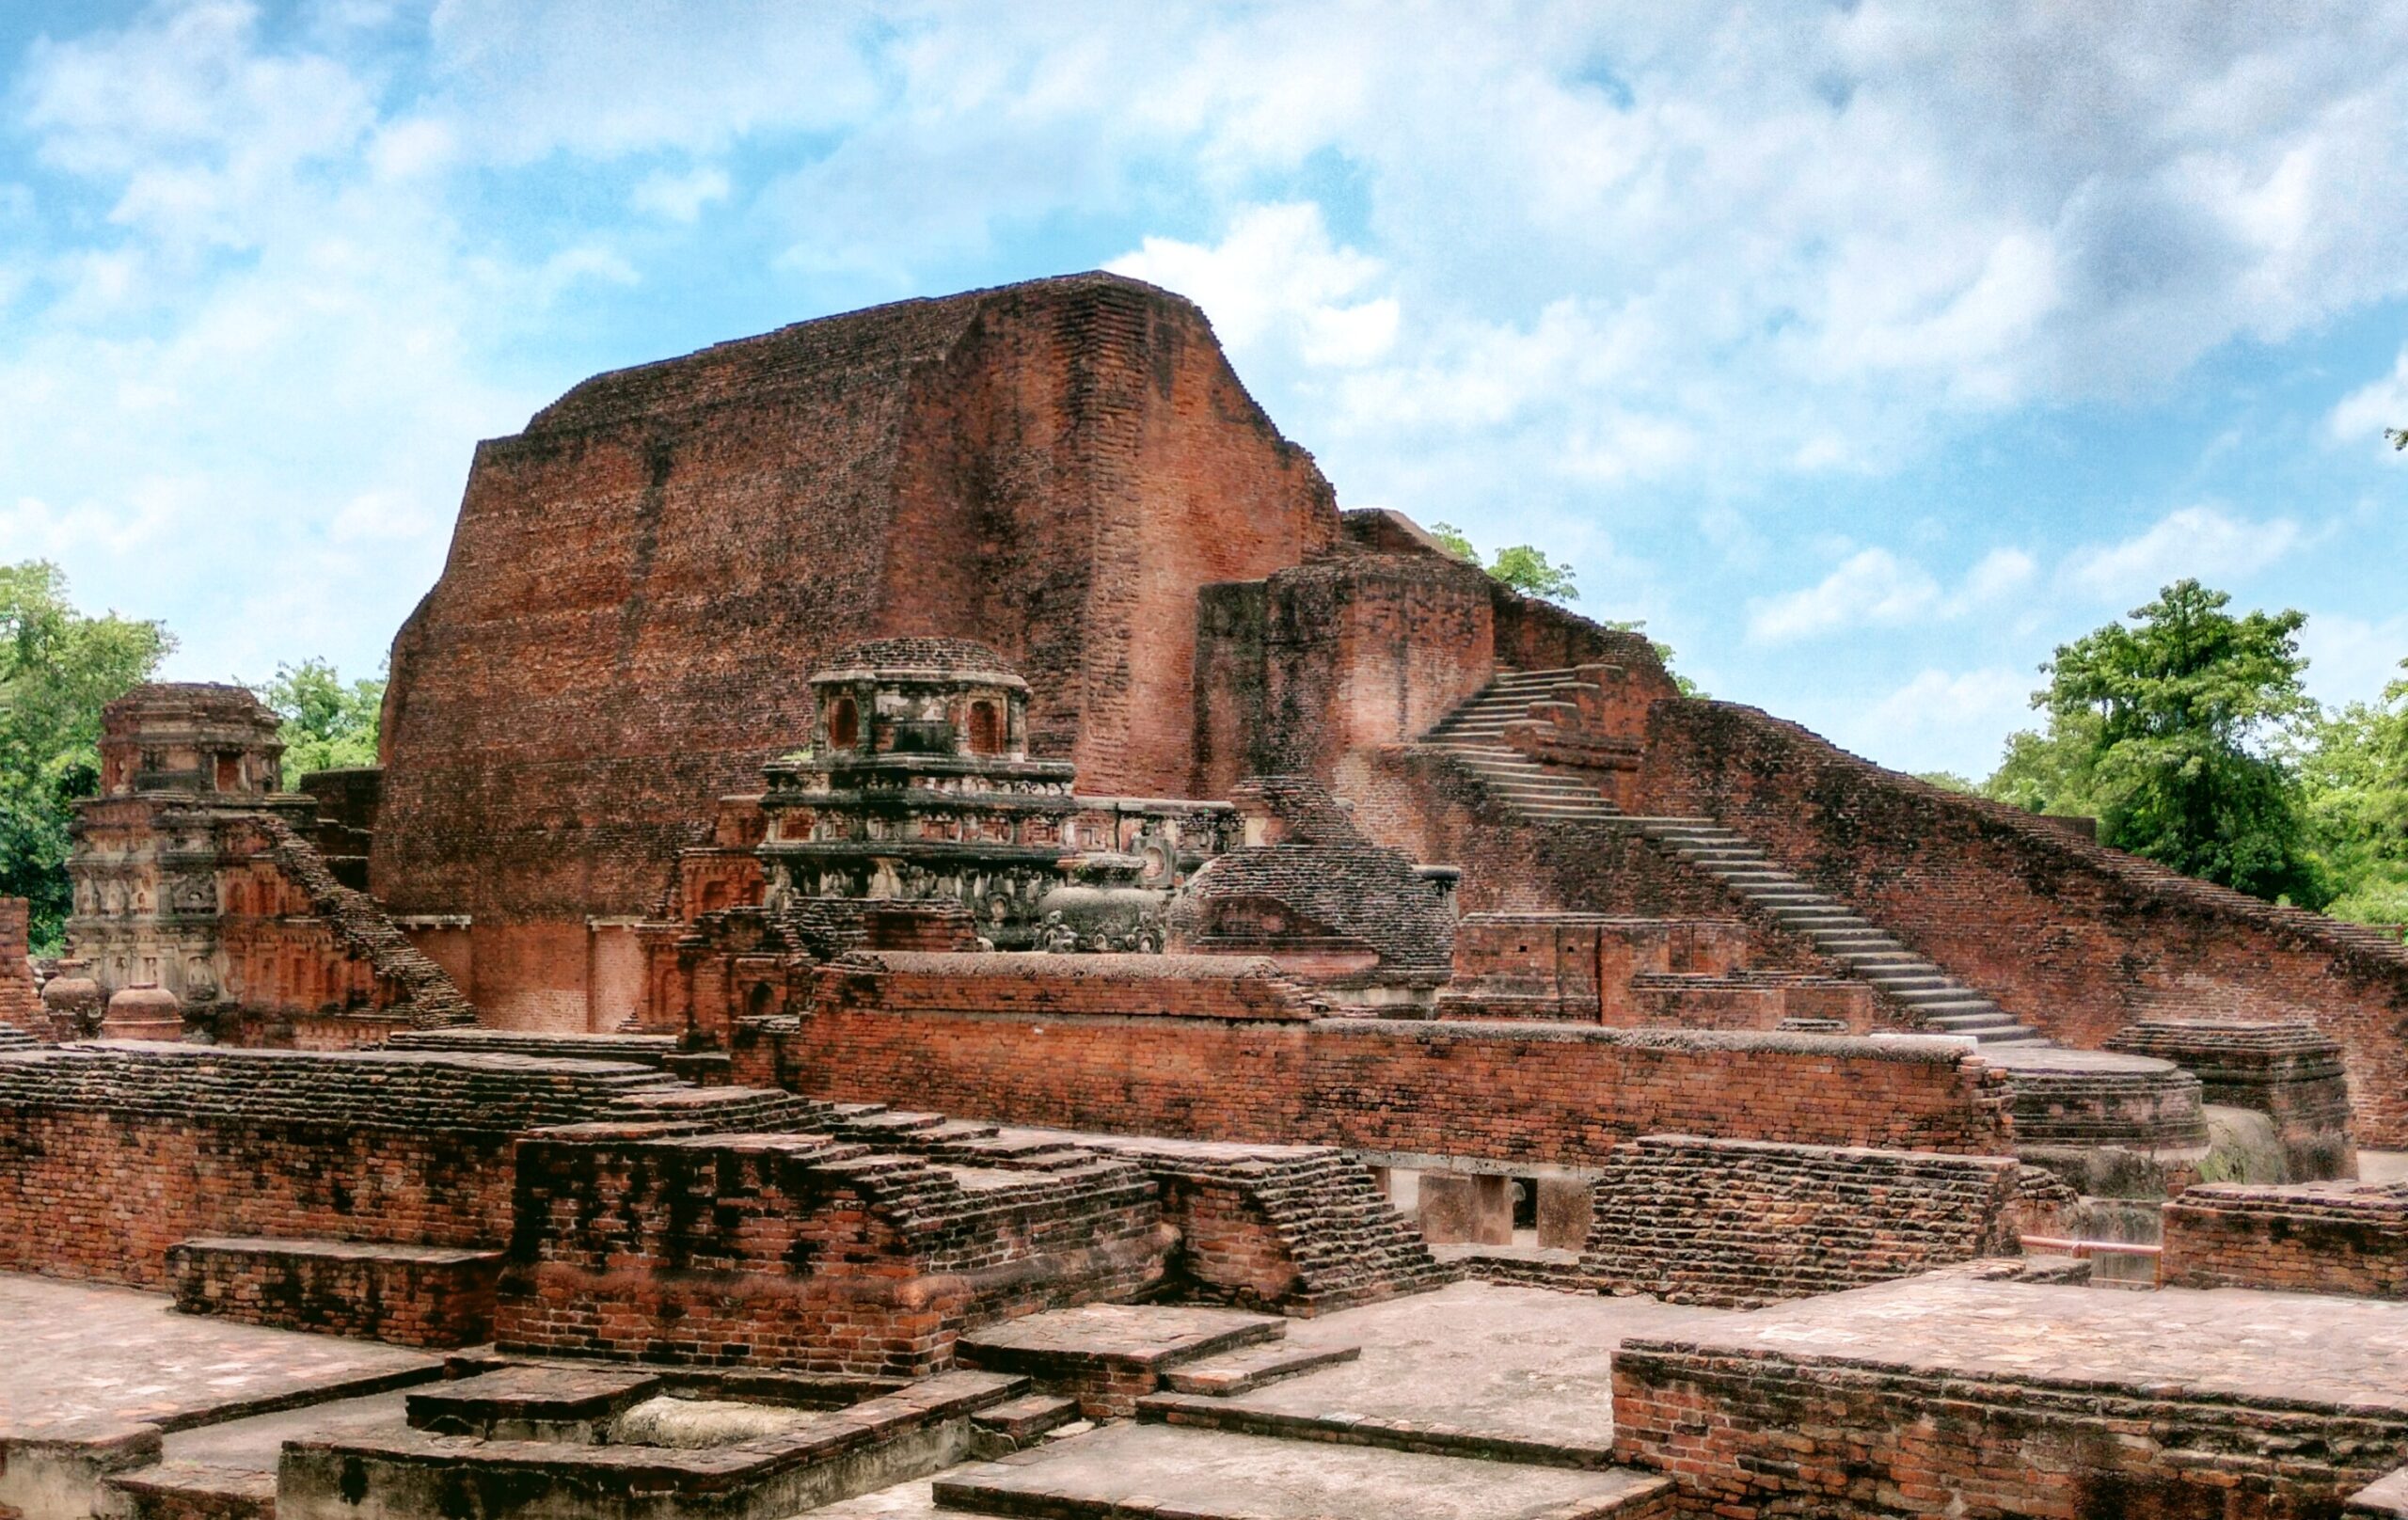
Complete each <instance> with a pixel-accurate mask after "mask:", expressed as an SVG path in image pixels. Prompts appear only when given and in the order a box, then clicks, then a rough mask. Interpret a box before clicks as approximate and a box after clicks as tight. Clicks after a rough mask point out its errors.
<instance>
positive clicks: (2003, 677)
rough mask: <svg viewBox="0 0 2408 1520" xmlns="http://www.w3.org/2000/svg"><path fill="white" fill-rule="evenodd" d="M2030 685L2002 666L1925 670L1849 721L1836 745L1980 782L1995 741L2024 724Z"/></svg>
mask: <svg viewBox="0 0 2408 1520" xmlns="http://www.w3.org/2000/svg"><path fill="white" fill-rule="evenodd" d="M2035 685H2036V677H2035V676H2034V675H2033V673H2031V672H2029V671H2017V670H2011V669H2008V668H2007V667H2004V666H1996V665H1993V666H1985V667H1983V668H1980V669H1977V670H1970V671H1945V670H1940V669H1936V668H1927V669H1925V670H1923V671H1920V672H1918V673H1916V674H1915V676H1914V677H1913V678H1912V679H1911V680H1909V681H1908V682H1907V683H1906V684H1905V685H1903V686H1901V687H1899V688H1897V689H1895V690H1893V691H1892V692H1890V693H1889V694H1888V695H1887V696H1884V697H1882V698H1881V699H1880V700H1878V701H1877V702H1875V703H1873V704H1872V705H1870V706H1868V707H1866V708H1864V709H1862V711H1861V714H1860V715H1857V716H1854V717H1852V718H1850V719H1849V720H1846V724H1845V726H1844V728H1843V729H1842V736H1843V737H1842V742H1844V743H1846V745H1847V746H1848V747H1849V748H1851V749H1855V750H1858V751H1860V752H1863V753H1866V754H1869V755H1872V756H1874V757H1875V758H1877V759H1878V760H1880V761H1881V763H1883V764H1884V765H1890V766H1895V767H1898V768H1902V769H1907V770H1954V771H1957V772H1958V773H1959V774H1962V775H1966V776H1972V777H1975V778H1979V777H1980V776H1983V775H1985V774H1987V773H1988V771H1989V770H1990V769H1992V768H1994V767H1995V766H1996V764H1997V758H1998V744H1999V739H2000V736H2003V735H2004V734H2006V733H2007V732H2009V731H2010V730H2012V729H2014V728H2015V727H2017V726H2018V725H2020V724H2023V723H2026V722H2028V721H2029V720H2030V719H2031V716H2032V712H2031V701H2032V690H2033V688H2034V686H2035Z"/></svg>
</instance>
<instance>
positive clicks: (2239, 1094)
mask: <svg viewBox="0 0 2408 1520" xmlns="http://www.w3.org/2000/svg"><path fill="white" fill-rule="evenodd" d="M2107 1048H2108V1049H2109V1050H2111V1051H2123V1052H2127V1053H2131V1054H2135V1055H2153V1056H2156V1057H2158V1058H2160V1059H2162V1060H2167V1061H2171V1062H2173V1063H2174V1064H2175V1065H2177V1066H2178V1067H2180V1068H2182V1069H2184V1070H2185V1071H2188V1072H2190V1073H2191V1074H2192V1075H2193V1076H2195V1077H2197V1078H2198V1079H2199V1085H2200V1088H2201V1093H2200V1096H2201V1098H2202V1099H2203V1100H2205V1101H2207V1102H2210V1103H2221V1104H2225V1105H2227V1106H2230V1107H2233V1108H2249V1109H2255V1110H2257V1112H2258V1113H2261V1114H2263V1115H2265V1116H2267V1117H2269V1118H2271V1119H2273V1121H2274V1134H2275V1137H2276V1138H2277V1139H2279V1140H2280V1141H2281V1142H2282V1146H2283V1164H2284V1167H2285V1169H2286V1171H2287V1172H2288V1174H2289V1175H2288V1179H2287V1180H2289V1181H2293V1182H2316V1181H2325V1180H2331V1179H2335V1178H2343V1177H2353V1176H2355V1175H2356V1174H2357V1147H2356V1145H2355V1144H2354V1143H2353V1141H2352V1139H2351V1137H2350V1085H2349V1076H2348V1072H2347V1071H2346V1070H2345V1069H2344V1068H2343V1066H2342V1062H2341V1046H2340V1042H2339V1041H2337V1040H2336V1039H2334V1038H2333V1037H2330V1036H2328V1035H2325V1034H2323V1033H2322V1032H2321V1031H2320V1030H2318V1029H2317V1027H2316V1026H2315V1025H2314V1024H2311V1023H2307V1022H2305V1021H2297V1020H2289V1021H2267V1022H2255V1023H2244V1022H2234V1021H2210V1020H2201V1019H2151V1020H2144V1021H2141V1022H2139V1023H2136V1024H2133V1025H2132V1026H2131V1027H2130V1028H2128V1029H2122V1030H2118V1031H2117V1032H2116V1034H2115V1037H2114V1038H2113V1039H2110V1040H2109V1041H2108V1042H2107Z"/></svg>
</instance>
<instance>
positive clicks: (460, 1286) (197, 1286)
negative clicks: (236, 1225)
mask: <svg viewBox="0 0 2408 1520" xmlns="http://www.w3.org/2000/svg"><path fill="white" fill-rule="evenodd" d="M500 1272H501V1253H500V1252H499V1251H458V1250H442V1249H439V1248H433V1247H426V1246H406V1245H365V1244H358V1243H350V1242H341V1241H289V1240H287V1241H277V1240H258V1239H232V1240H229V1239H205V1240H196V1241H182V1242H179V1243H177V1244H175V1245H172V1246H170V1247H168V1249H167V1280H168V1286H169V1289H170V1290H171V1291H173V1292H174V1293H175V1295H176V1307H177V1308H178V1309H179V1310H181V1311H182V1312H183V1313H186V1314H214V1315H215V1316H217V1317H218V1318H220V1319H226V1320H236V1321H240V1322H243V1323H245V1324H263V1325H269V1326H272V1327H274V1328H276V1329H278V1330H309V1331H315V1332H318V1333H320V1334H323V1335H334V1336H352V1337H355V1338H359V1339H362V1340H382V1341H388V1342H390V1343H391V1344H394V1345H397V1346H428V1347H436V1348H447V1347H454V1346H476V1345H483V1343H484V1342H486V1341H487V1340H490V1339H492V1338H493V1312H494V1285H495V1282H496V1281H497V1279H498V1278H499V1275H500Z"/></svg>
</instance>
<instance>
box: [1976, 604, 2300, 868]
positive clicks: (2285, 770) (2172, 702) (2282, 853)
mask: <svg viewBox="0 0 2408 1520" xmlns="http://www.w3.org/2000/svg"><path fill="white" fill-rule="evenodd" d="M2230 601H2231V598H2230V597H2229V596H2227V595H2226V594H2224V593H2223V592H2218V591H2210V590H2208V589H2207V588H2206V587H2203V586H2201V585H2200V584H2199V583H2198V582H2197V581H2195V580H2179V581H2177V582H2175V583H2174V584H2173V585H2171V586H2168V587H2166V588H2165V589H2164V590H2163V591H2162V592H2160V593H2159V594H2158V598H2157V600H2155V601H2153V602H2151V603H2149V604H2148V605H2147V606H2146V607H2143V608H2140V609H2137V610H2134V611H2133V612H2132V613H2131V617H2132V618H2133V619H2134V620H2135V625H2131V626H2127V625H2124V624H2121V623H2111V624H2108V625H2106V626H2104V627H2102V628H2099V629H2097V630H2095V631H2093V632H2091V633H2089V634H2086V635H2084V636H2083V638H2080V639H2077V640H2075V641H2073V642H2072V643H2069V644H2061V645H2059V646H2058V647H2057V652H2056V657H2055V658H2054V659H2052V660H2051V661H2050V662H2049V663H2048V664H2046V665H2043V666H2042V667H2041V670H2042V672H2043V673H2046V674H2047V675H2048V676H2049V678H2050V679H2049V685H2048V687H2047V688H2046V689H2043V690H2041V691H2038V692H2036V693H2035V694H2034V696H2033V699H2032V701H2033V705H2034V706H2036V707H2039V708H2041V709H2042V710H2044V711H2045V712H2046V713H2047V714H2048V719H2049V723H2048V728H2047V731H2046V732H2045V733H2040V734H2028V733H2027V734H2019V735H2017V736H2015V737H2014V738H2013V739H2011V740H2009V742H2008V749H2007V753H2006V757H2005V760H2004V763H2003V764H2002V765H2001V766H2000V768H1999V772H1998V774H1997V775H1994V776H1992V777H1991V778H1990V781H1989V783H1988V784H1987V786H1986V788H1985V789H1986V790H1988V791H1989V792H1990V794H1991V795H1993V796H1998V797H2002V798H2004V799H2005V800H2010V801H2014V802H2018V803H2020V804H2021V805H2023V806H2026V807H2030V808H2033V809H2034V810H2035V811H2043V812H2051V813H2088V814H2092V815H2096V816H2097V817H2098V819H2099V838H2100V839H2101V841H2102V842H2104V843H2106V844H2110V845H2113V846H2115V847H2117V848H2119V849H2128V850H2131V851H2132V852H2133V853H2135V854H2139V855H2146V856H2147V857H2149V858H2150V859H2151V860H2155V861H2159V862H2162V863H2164V864H2166V865H2169V866H2172V867H2173V868H2174V869H2176V870H2178V871H2182V872H2185V873H2187V874H2189V875H2192V876H2196V877H2203V878H2205V879H2208V880H2210V881H2216V882H2221V883H2223V884H2224V885H2226V886H2228V887H2232V888H2234V889H2236V890H2238V891H2242V892H2247V893H2250V894H2253V895H2257V896H2260V897H2265V898H2269V899H2276V898H2281V899H2287V900H2289V901H2291V902H2294V903H2297V904H2300V905H2302V906H2304V907H2309V908H2317V907H2321V906H2322V905H2323V904H2324V903H2325V902H2326V901H2327V900H2328V899H2329V898H2330V897H2331V895H2332V893H2331V888H2330V886H2329V885H2328V883H2327V880H2326V877H2325V874H2324V872H2323V870H2322V869H2321V863H2320V862H2319V861H2318V859H2317V856H2316V854H2315V852H2314V850H2313V849H2312V847H2311V843H2310V837H2309V833H2308V828H2307V817H2306V808H2305V795H2304V791H2303V788H2302V785H2301V783H2300V779H2299V777H2298V775H2297V773H2296V771H2295V770H2294V768H2292V766H2291V765H2290V764H2289V763H2288V761H2287V759H2286V753H2285V747H2286V746H2287V745H2289V744H2290V743H2292V742H2294V741H2295V736H2296V735H2297V734H2298V733H2299V732H2300V731H2301V730H2302V729H2303V728H2305V727H2306V726H2307V725H2309V724H2311V723H2312V722H2313V721H2314V720H2315V719H2316V717H2317V708H2316V705H2315V703H2314V702H2313V701H2311V700H2310V699H2309V697H2308V696H2307V693H2306V691H2305V689H2304V688H2303V687H2302V686H2301V683H2300V676H2301V673H2303V672H2304V671H2305V669H2306V668H2307V661H2306V660H2305V658H2303V657H2301V656H2300V653H2299V645H2298V642H2297V640H2296V638H2295V635H2297V633H2298V632H2299V629H2300V627H2301V625H2303V624H2305V622H2306V621H2307V619H2306V616H2305V614H2304V613H2301V612H2296V611H2286V612H2281V613H2276V614H2273V615H2271V616H2270V615H2269V614H2267V613H2264V612H2251V613H2250V614H2248V615H2247V616H2246V617H2238V618H2237V617H2234V616H2233V615H2232V614H2231V613H2230V612H2227V611H2226V610H2225V609H2226V605H2227V604H2228V603H2229V602H2230Z"/></svg>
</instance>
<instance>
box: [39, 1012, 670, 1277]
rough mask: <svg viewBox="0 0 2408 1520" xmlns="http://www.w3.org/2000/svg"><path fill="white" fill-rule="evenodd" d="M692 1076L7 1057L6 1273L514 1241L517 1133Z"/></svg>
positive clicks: (206, 1053) (583, 1066) (215, 1054)
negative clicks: (248, 1248)
mask: <svg viewBox="0 0 2408 1520" xmlns="http://www.w3.org/2000/svg"><path fill="white" fill-rule="evenodd" d="M676 1087H677V1084H676V1083H675V1082H674V1081H673V1080H672V1079H669V1078H666V1077H663V1076H661V1075H660V1074H659V1073H657V1072H652V1071H645V1070H642V1069H633V1068H625V1067H611V1066H608V1065H603V1064H599V1063H593V1062H536V1061H529V1060H524V1059H520V1058H516V1057H510V1056H438V1055H418V1054H409V1055H403V1054H394V1055H371V1054H327V1055H317V1054H306V1053H293V1052H261V1051H218V1050H209V1049H206V1048H203V1047H198V1046H176V1045H169V1046H144V1047H132V1046H66V1047H59V1048H55V1049H52V1050H48V1051H45V1052H42V1053H27V1054H19V1055H9V1056H0V1268H6V1269H8V1270H10V1271H16V1272H40V1273H48V1274H51V1275H56V1276H62V1277H81V1278H90V1279H94V1280H97V1281H102V1282H122V1283H132V1284H135V1285H136V1286H141V1287H156V1286H159V1285H161V1284H163V1283H164V1282H166V1253H167V1248H168V1247H169V1246H171V1245H173V1244H175V1243H177V1242H179V1241H182V1240H185V1239H188V1238H191V1237H194V1236H204V1235H209V1236H230V1235H240V1236H281V1237H318V1238H325V1239H334V1240H354V1241H381V1242H389V1243H401V1244H423V1245H452V1246H467V1245H473V1244H477V1243H498V1242H499V1241H501V1240H502V1239H503V1238H505V1236H506V1235H507V1234H508V1230H509V1223H510V1188H511V1166H510V1147H511V1143H512V1139H513V1137H514V1135H515V1134H516V1133H518V1132H521V1131H524V1130H528V1129H532V1128H535V1127H538V1126H541V1125H547V1124H558V1123H566V1122H574V1121H579V1120H584V1119H589V1118H593V1117H595V1116H602V1115H607V1114H612V1113H616V1112H619V1111H621V1110H622V1109H623V1107H624V1106H625V1105H626V1104H627V1103H629V1102H631V1101H634V1100H640V1099H642V1097H643V1096H644V1095H645V1094H646V1093H657V1092H659V1091H660V1090H662V1089H675V1088H676Z"/></svg>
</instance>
